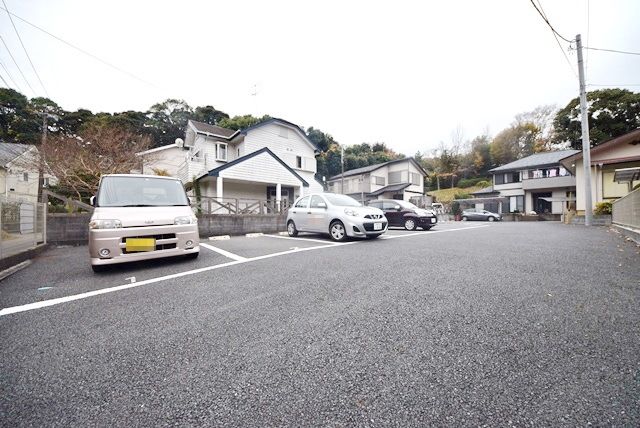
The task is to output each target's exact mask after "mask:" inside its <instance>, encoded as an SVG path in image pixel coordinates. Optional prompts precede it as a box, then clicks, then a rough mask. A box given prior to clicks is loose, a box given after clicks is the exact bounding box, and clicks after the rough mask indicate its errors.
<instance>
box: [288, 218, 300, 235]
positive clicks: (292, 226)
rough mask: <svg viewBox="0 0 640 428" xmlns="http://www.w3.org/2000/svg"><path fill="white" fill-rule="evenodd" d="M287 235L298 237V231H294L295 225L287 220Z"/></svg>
mask: <svg viewBox="0 0 640 428" xmlns="http://www.w3.org/2000/svg"><path fill="white" fill-rule="evenodd" d="M287 233H288V234H289V236H298V229H296V224H295V223H294V222H293V220H289V223H287Z"/></svg>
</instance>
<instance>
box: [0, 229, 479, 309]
mask: <svg viewBox="0 0 640 428" xmlns="http://www.w3.org/2000/svg"><path fill="white" fill-rule="evenodd" d="M482 227H489V225H483V226H471V227H461V228H457V229H447V230H436V231H429V232H418V233H410V234H406V235H394V236H387V237H386V238H387V239H394V238H405V237H409V236H416V235H425V234H426V235H432V234H434V233H445V232H455V231H461V230H468V229H478V228H482ZM270 236H271V235H270ZM300 239H306V238H300ZM320 242H322V243H323V244H325V245H318V246H316V247H307V248H296V249H292V250H287V251H281V252H279V253H273V254H266V255H264V256H257V257H251V258H244V257H240V256H238V255H236V254H233V253H229V252H228V251H224V250H221V249H220V248H216V247H212V246H210V245H207V244H202V243H200V245H203V246H204V245H206V247H205V248H208V249H211V250H213V251H218V250H219V251H224V252H225V253H227V254H228V255H225V257H230V258H233V257H236V259H235V260H234V261H232V262H227V263H222V264H219V265H214V266H207V267H203V268H199V269H193V270H189V271H185V272H179V273H174V274H171V275H165V276H161V277H158V278H151V279H147V280H144V281H139V282H134V283H131V284H124V285H118V286H115V287H110V288H103V289H101V290H94V291H89V292H86V293H81V294H75V295H72V296H66V297H59V298H57V299H50V300H42V301H40V302H35V303H28V304H26V305H20V306H13V307H9V308H3V309H0V317H1V316H5V315H10V314H15V313H19V312H26V311H32V310H35V309H41V308H46V307H48V306H54V305H59V304H62V303H67V302H73V301H74V300H80V299H86V298H89V297H93V296H99V295H101V294H107V293H114V292H116V291H121V290H127V289H130V288H135V287H141V286H143V285H148V284H154V283H156V282H162V281H167V280H170V279H175V278H181V277H184V276H189V275H195V274H198V273H202V272H208V271H212V270H216V269H222V268H225V267H229V266H234V265H239V264H243V263H249V262H254V261H258V260H264V259H269V258H272V257H279V256H284V255H287V254H294V253H300V252H303V251H313V250H321V249H324V248H335V247H337V246H344V245H353V244H358V243H361V242H367V241H351V242H338V243H326V242H325V241H320ZM209 247H211V248H209ZM214 248H215V249H214ZM221 254H222V253H221ZM223 255H224V254H223ZM231 256H233V257H231Z"/></svg>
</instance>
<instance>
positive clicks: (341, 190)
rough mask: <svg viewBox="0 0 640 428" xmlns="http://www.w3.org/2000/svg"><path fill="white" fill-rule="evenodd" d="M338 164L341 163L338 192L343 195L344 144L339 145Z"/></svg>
mask: <svg viewBox="0 0 640 428" xmlns="http://www.w3.org/2000/svg"><path fill="white" fill-rule="evenodd" d="M340 165H342V173H341V176H342V178H341V181H342V183H341V185H340V193H342V194H343V195H344V146H342V145H341V146H340Z"/></svg>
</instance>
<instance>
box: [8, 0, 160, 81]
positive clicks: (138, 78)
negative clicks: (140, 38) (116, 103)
mask: <svg viewBox="0 0 640 428" xmlns="http://www.w3.org/2000/svg"><path fill="white" fill-rule="evenodd" d="M3 2H4V0H3ZM0 9H2V10H4V11H5V12H7V13H8V14H9V15H10V16H13V17H14V18H17V19H19V20H20V21H22V22H24V23H25V24H27V25H30V26H31V27H33V28H35V29H36V30H38V31H41V32H43V33H44V34H46V35H48V36H49V37H52V38H54V39H56V40H57V41H59V42H61V43H64V44H65V45H67V46H69V47H70V48H72V49H75V50H77V51H78V52H81V53H82V54H84V55H86V56H88V57H91V58H93V59H94V60H96V61H99V62H101V63H102V64H104V65H106V66H108V67H110V68H112V69H114V70H116V71H118V72H120V73H122V74H126V75H127V76H129V77H131V78H133V79H135V80H138V81H140V82H142V83H144V84H146V85H149V86H153V87H155V88H157V87H158V86H157V85H155V84H153V83H151V82H148V81H147V80H145V79H143V78H141V77H139V76H136V75H135V74H133V73H131V72H129V71H127V70H124V69H122V68H120V67H118V66H117V65H114V64H111V63H110V62H108V61H105V60H104V59H102V58H100V57H98V56H96V55H94V54H92V53H91V52H88V51H86V50H84V49H82V48H80V47H78V46H76V45H74V44H72V43H70V42H68V41H66V40H64V39H62V38H60V37H58V36H56V35H55V34H52V33H50V32H49V31H47V30H45V29H44V28H41V27H39V26H37V25H36V24H33V23H31V22H29V21H27V20H26V19H24V18H22V17H20V16H18V15H16V14H15V13H12V12H9V11H8V10H7V9H5V8H3V7H2V6H0Z"/></svg>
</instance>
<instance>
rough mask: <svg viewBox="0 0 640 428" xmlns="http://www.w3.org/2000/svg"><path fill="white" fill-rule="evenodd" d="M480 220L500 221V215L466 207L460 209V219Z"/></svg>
mask: <svg viewBox="0 0 640 428" xmlns="http://www.w3.org/2000/svg"><path fill="white" fill-rule="evenodd" d="M467 220H480V221H500V220H502V216H501V215H500V214H497V213H492V212H491V211H487V210H476V209H473V208H472V209H468V210H464V211H462V221H467Z"/></svg>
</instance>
